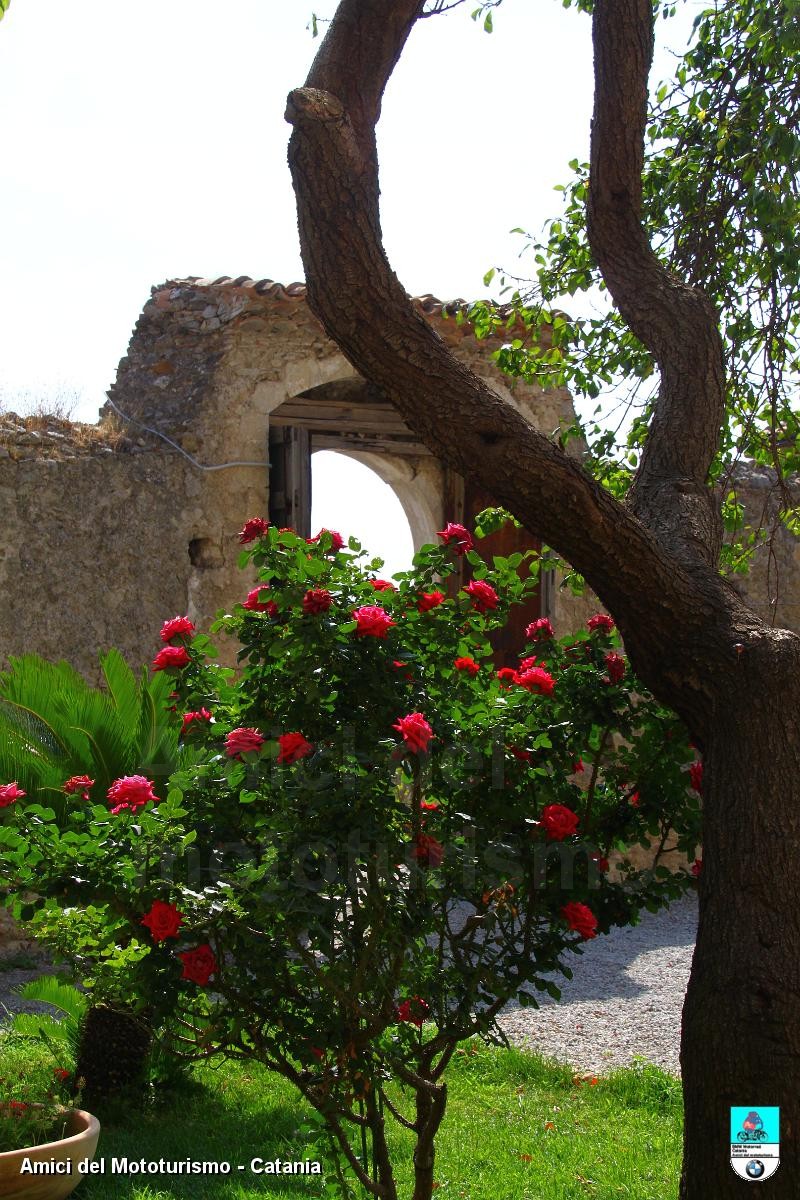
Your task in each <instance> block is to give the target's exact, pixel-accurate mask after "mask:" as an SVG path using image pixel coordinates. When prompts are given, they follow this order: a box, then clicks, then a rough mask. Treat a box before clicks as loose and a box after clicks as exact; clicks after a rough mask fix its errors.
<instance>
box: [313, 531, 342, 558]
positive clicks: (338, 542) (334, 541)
mask: <svg viewBox="0 0 800 1200" xmlns="http://www.w3.org/2000/svg"><path fill="white" fill-rule="evenodd" d="M323 533H327V535H328V537H329V538H330V539H331V550H333V552H334V553H338V551H339V550H342V549H344V538H343V537H342V535H341V534H340V533H337V532H336V530H335V529H320V531H319V533H318V534H317V535H316V537H312V538H306V541H307V542H308V544H309V546H313V545H314V543H315V542H318V541H319V539H320V538H321V537H322V535H323Z"/></svg>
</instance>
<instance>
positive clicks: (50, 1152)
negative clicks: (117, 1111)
mask: <svg viewBox="0 0 800 1200" xmlns="http://www.w3.org/2000/svg"><path fill="white" fill-rule="evenodd" d="M65 1133H66V1136H65V1137H63V1138H61V1139H60V1140H59V1141H57V1142H45V1143H44V1144H43V1145H41V1146H30V1147H28V1148H27V1149H22V1150H8V1151H6V1153H4V1154H0V1200H63V1197H64V1196H69V1195H70V1193H71V1192H73V1191H74V1190H75V1188H76V1187H77V1186H78V1184H79V1183H80V1182H81V1180H82V1179H83V1175H81V1174H80V1173H79V1171H78V1163H79V1162H82V1161H83V1160H84V1159H92V1158H94V1156H95V1151H96V1150H97V1139H98V1137H99V1136H100V1122H99V1121H98V1120H97V1117H93V1116H92V1114H91V1113H88V1112H84V1111H83V1110H82V1109H80V1108H73V1109H70V1111H69V1115H68V1116H67V1121H66V1131H65ZM25 1159H28V1160H29V1161H30V1163H31V1165H32V1166H34V1167H35V1165H36V1164H37V1163H46V1164H47V1165H48V1166H50V1167H51V1170H49V1171H48V1172H47V1174H38V1173H35V1172H30V1173H28V1172H25V1173H22V1171H21V1168H22V1166H23V1163H24V1161H25ZM62 1172H63V1173H62Z"/></svg>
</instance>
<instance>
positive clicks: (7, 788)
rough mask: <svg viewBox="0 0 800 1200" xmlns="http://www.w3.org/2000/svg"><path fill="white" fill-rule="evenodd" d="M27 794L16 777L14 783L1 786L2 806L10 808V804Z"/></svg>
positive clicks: (0, 799) (0, 797)
mask: <svg viewBox="0 0 800 1200" xmlns="http://www.w3.org/2000/svg"><path fill="white" fill-rule="evenodd" d="M26 794H27V793H26V792H23V791H22V789H21V788H20V787H19V786H18V785H17V781H16V779H15V780H14V781H13V782H12V783H4V784H3V785H2V787H0V808H8V806H9V804H13V803H14V802H15V801H16V800H21V799H22V797H23V796H25V795H26Z"/></svg>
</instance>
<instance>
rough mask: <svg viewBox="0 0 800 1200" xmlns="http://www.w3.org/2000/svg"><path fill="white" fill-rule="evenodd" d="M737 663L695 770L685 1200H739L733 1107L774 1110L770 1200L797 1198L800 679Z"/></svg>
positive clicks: (766, 664) (775, 668)
mask: <svg viewBox="0 0 800 1200" xmlns="http://www.w3.org/2000/svg"><path fill="white" fill-rule="evenodd" d="M784 644H785V642H784ZM747 657H748V655H747V651H746V650H745V651H743V652H742V653H741V655H740V656H739V663H738V667H737V669H735V670H734V672H732V675H734V676H738V677H739V678H738V680H737V679H736V678H729V679H728V680H726V681H725V690H724V691H723V693H722V694H721V695H720V697H719V711H718V715H717V717H716V719H715V721H714V723H713V728H712V732H711V736H710V737H709V739H708V744H707V746H706V749H705V756H704V763H705V767H704V780H703V805H704V835H703V871H702V874H701V877H700V887H699V896H700V926H699V930H698V937H697V947H696V950H695V955H694V961H693V964H692V973H691V978H690V981H689V988H688V992H687V995H686V1002H685V1006H684V1013H683V1032H682V1042H681V1064H682V1070H683V1084H684V1099H685V1134H684V1162H683V1176H682V1181H681V1192H680V1195H681V1200H712V1198H713V1200H727V1197H734V1196H735V1197H740V1196H741V1195H742V1189H743V1186H744V1184H745V1181H744V1180H741V1179H739V1178H737V1176H736V1175H735V1174H734V1172H733V1169H732V1168H731V1167H730V1165H729V1163H728V1161H727V1160H728V1159H729V1157H730V1151H729V1146H730V1113H729V1109H730V1108H731V1107H732V1106H737V1107H738V1106H742V1105H747V1106H748V1107H751V1108H754V1109H758V1107H759V1105H762V1106H765V1107H766V1106H778V1107H780V1110H781V1165H780V1167H779V1169H778V1173H777V1174H776V1175H775V1176H774V1177H773V1178H771V1179H770V1180H769V1182H768V1184H767V1186H768V1188H769V1195H770V1196H771V1197H774V1198H775V1200H778V1198H780V1200H789V1198H790V1197H792V1198H794V1197H796V1196H797V1195H798V1189H799V1187H800V1185H799V1184H798V1179H800V1161H799V1159H798V1133H800V871H799V870H798V863H797V847H798V846H800V781H798V774H797V767H798V751H797V747H798V745H800V674H798V671H797V665H796V664H795V665H794V666H791V664H787V663H785V662H784V661H783V660H784V659H786V658H787V657H788V656H786V655H780V654H779V655H778V656H775V655H764V656H763V660H762V661H761V662H758V663H753V664H752V665H751V664H748V662H747ZM776 657H777V659H778V661H776ZM792 657H793V656H792ZM787 666H788V667H789V670H788V672H787V670H786V668H787ZM787 674H788V676H789V677H787ZM720 682H722V681H720Z"/></svg>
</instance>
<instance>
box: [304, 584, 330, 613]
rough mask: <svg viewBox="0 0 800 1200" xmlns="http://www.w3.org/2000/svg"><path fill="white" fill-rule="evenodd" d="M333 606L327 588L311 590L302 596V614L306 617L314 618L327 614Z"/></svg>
mask: <svg viewBox="0 0 800 1200" xmlns="http://www.w3.org/2000/svg"><path fill="white" fill-rule="evenodd" d="M332 604H333V596H332V595H331V594H330V592H329V591H328V590H327V588H311V590H310V591H308V592H306V594H305V596H303V612H304V613H305V614H306V616H309V617H316V616H319V614H320V613H324V612H327V611H328V609H329V608H330V606H331V605H332Z"/></svg>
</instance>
